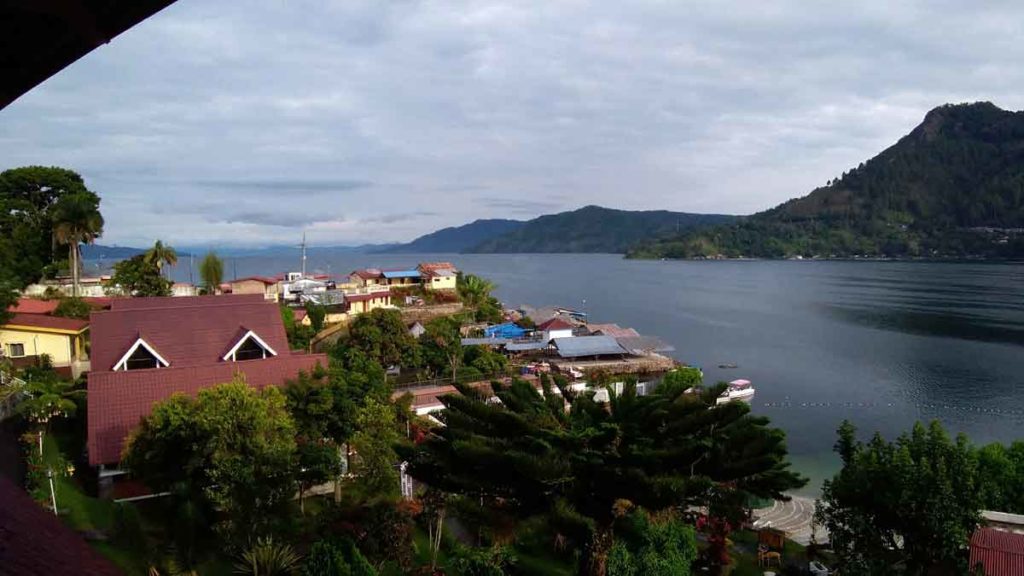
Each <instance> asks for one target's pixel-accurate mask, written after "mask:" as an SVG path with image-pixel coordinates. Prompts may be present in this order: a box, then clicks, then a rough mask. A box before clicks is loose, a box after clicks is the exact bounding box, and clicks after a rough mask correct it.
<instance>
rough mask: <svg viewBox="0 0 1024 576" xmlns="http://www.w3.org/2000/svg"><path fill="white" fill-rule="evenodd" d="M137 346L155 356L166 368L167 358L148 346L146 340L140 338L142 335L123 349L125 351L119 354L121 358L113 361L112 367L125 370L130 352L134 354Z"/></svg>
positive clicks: (167, 364) (168, 364)
mask: <svg viewBox="0 0 1024 576" xmlns="http://www.w3.org/2000/svg"><path fill="white" fill-rule="evenodd" d="M139 348H142V349H144V350H145V351H146V352H149V354H150V355H151V356H153V358H156V361H157V362H159V363H160V365H161V366H162V367H164V368H166V367H168V366H170V363H169V362H168V361H167V359H165V358H164V357H163V356H161V355H160V353H159V352H157V351H156V349H155V348H153V347H152V346H150V345H149V344H148V343H147V342H146V340H145V339H143V338H142V336H139V338H138V339H137V340H136V341H135V343H134V344H132V345H131V348H128V350H126V351H125V353H124V354H123V355H122V356H121V358H120V359H118V361H117V362H115V363H114V368H113V369H114V370H125V369H127V366H128V359H129V358H131V357H132V354H135V352H136V351H137V350H138V349H139Z"/></svg>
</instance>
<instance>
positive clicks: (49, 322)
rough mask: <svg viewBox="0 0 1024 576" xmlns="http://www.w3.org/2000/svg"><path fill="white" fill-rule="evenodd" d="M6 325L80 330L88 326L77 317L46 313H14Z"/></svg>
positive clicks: (87, 323)
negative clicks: (63, 316)
mask: <svg viewBox="0 0 1024 576" xmlns="http://www.w3.org/2000/svg"><path fill="white" fill-rule="evenodd" d="M6 325H7V326H25V327H28V328H48V329H51V330H68V331H71V332H81V331H82V330H85V329H86V328H88V327H89V322H88V321H87V320H79V319H77V318H61V317H60V316H47V315H46V314H15V315H14V316H13V317H11V320H10V321H9V322H7V324H6Z"/></svg>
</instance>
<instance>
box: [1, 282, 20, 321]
mask: <svg viewBox="0 0 1024 576" xmlns="http://www.w3.org/2000/svg"><path fill="white" fill-rule="evenodd" d="M18 296H19V295H18V292H17V290H15V289H14V282H13V281H11V280H9V279H8V280H5V279H3V278H0V324H6V323H7V322H9V321H10V319H11V317H12V316H14V313H13V312H11V311H10V308H11V307H12V306H14V305H15V304H17V303H18Z"/></svg>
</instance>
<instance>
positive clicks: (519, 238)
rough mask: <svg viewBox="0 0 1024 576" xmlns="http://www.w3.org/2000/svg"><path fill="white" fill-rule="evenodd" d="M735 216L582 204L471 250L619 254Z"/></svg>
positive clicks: (731, 218) (487, 241) (527, 223)
mask: <svg viewBox="0 0 1024 576" xmlns="http://www.w3.org/2000/svg"><path fill="white" fill-rule="evenodd" d="M733 219H735V216H725V215H719V214H688V213H685V212H669V211H666V210H656V211H645V212H633V211H627V210H613V209H611V208H602V207H600V206H586V207H583V208H580V209H579V210H574V211H572V212H561V213H559V214H549V215H546V216H540V217H539V218H534V219H533V220H530V221H528V222H526V223H524V224H523V225H522V226H521V227H519V228H518V229H516V230H513V231H511V232H508V233H506V234H503V235H501V236H497V237H494V238H492V239H490V240H486V241H483V242H481V243H480V244H478V245H477V246H475V247H473V248H472V249H470V250H469V251H470V252H482V253H529V252H534V253H543V252H607V253H622V252H625V251H626V250H627V249H629V248H630V247H631V246H633V245H635V244H636V243H638V242H640V241H641V240H645V239H649V238H652V237H656V236H657V235H659V234H666V233H670V232H675V231H677V230H687V229H691V228H694V227H699V226H709V225H714V224H722V223H725V222H730V221H732V220H733Z"/></svg>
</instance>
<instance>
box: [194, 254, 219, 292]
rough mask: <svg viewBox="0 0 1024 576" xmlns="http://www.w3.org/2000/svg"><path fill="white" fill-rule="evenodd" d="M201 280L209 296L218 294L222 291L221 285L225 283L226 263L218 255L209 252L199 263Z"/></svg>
mask: <svg viewBox="0 0 1024 576" xmlns="http://www.w3.org/2000/svg"><path fill="white" fill-rule="evenodd" d="M199 278H200V279H202V282H203V290H204V291H205V292H206V293H207V294H216V293H218V292H219V291H220V284H221V282H223V281H224V261H223V260H221V259H220V258H219V257H218V256H217V254H216V253H214V252H207V253H206V256H203V260H202V262H200V263H199Z"/></svg>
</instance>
